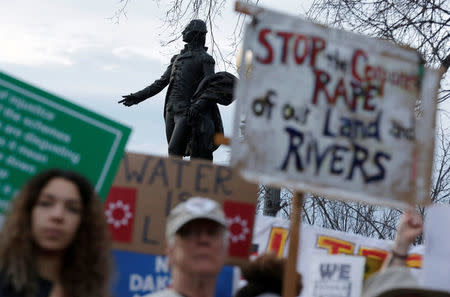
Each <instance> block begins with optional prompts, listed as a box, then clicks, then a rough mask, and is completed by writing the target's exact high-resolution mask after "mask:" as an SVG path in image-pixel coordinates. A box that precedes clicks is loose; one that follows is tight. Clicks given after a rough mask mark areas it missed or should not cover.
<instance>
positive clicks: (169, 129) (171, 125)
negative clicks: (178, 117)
mask: <svg viewBox="0 0 450 297" xmlns="http://www.w3.org/2000/svg"><path fill="white" fill-rule="evenodd" d="M165 119H166V139H167V143H170V138H171V137H172V133H173V129H175V119H174V113H173V112H170V111H166V116H165Z"/></svg>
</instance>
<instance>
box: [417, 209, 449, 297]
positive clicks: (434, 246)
mask: <svg viewBox="0 0 450 297" xmlns="http://www.w3.org/2000/svg"><path fill="white" fill-rule="evenodd" d="M449 226H450V207H449V206H448V205H433V206H431V207H429V208H428V210H427V213H426V216H425V225H424V237H425V253H424V259H423V285H424V286H425V287H428V288H431V289H434V290H442V291H447V292H450V282H449V280H450V265H449V259H450V232H449V229H448V227H449Z"/></svg>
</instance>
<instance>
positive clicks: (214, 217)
mask: <svg viewBox="0 0 450 297" xmlns="http://www.w3.org/2000/svg"><path fill="white" fill-rule="evenodd" d="M166 244H167V247H166V253H167V256H168V260H169V265H170V268H171V274H172V284H171V286H170V287H169V288H167V289H165V290H162V291H160V292H156V293H153V294H148V295H146V296H145V297H150V296H151V297H213V296H214V292H215V287H216V282H217V276H218V275H219V273H220V270H221V269H222V266H223V265H224V264H225V259H226V255H227V249H228V232H227V224H226V219H225V215H224V213H223V210H222V207H221V206H220V205H219V204H218V203H217V202H215V201H213V200H211V199H209V198H203V197H192V198H190V199H188V200H186V201H185V202H182V203H180V204H178V205H177V206H176V207H175V208H173V209H172V210H171V212H170V214H169V217H168V218H167V224H166Z"/></svg>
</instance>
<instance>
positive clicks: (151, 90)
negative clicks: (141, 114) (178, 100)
mask: <svg viewBox="0 0 450 297" xmlns="http://www.w3.org/2000/svg"><path fill="white" fill-rule="evenodd" d="M174 60H175V56H174V57H173V58H172V60H171V61H170V65H169V66H168V67H167V69H166V71H165V72H164V74H163V75H162V76H161V78H160V79H157V80H155V82H154V83H152V84H151V85H149V86H148V87H146V88H145V89H142V90H140V91H138V92H136V93H132V94H130V95H125V96H122V98H124V99H122V100H120V101H119V103H123V105H125V106H131V105H135V104H138V103H140V102H142V101H144V100H145V99H147V98H150V97H152V96H154V95H156V94H158V93H159V92H161V91H162V90H163V89H164V88H165V87H166V86H167V85H168V84H169V81H170V74H171V73H172V65H173V61H174Z"/></svg>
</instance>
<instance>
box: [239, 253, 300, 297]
mask: <svg viewBox="0 0 450 297" xmlns="http://www.w3.org/2000/svg"><path fill="white" fill-rule="evenodd" d="M285 263H286V259H279V258H277V256H276V255H275V254H273V253H267V254H263V255H260V256H259V257H258V258H256V259H255V260H254V261H252V262H250V263H248V264H247V265H246V266H244V267H242V276H243V277H244V279H245V280H247V282H248V283H247V285H245V286H244V287H242V288H241V289H239V290H238V291H237V292H236V295H235V297H255V296H258V295H260V294H263V293H274V294H277V295H280V296H281V293H282V289H283V273H284V266H285V265H286V264H285ZM295 283H296V285H297V288H296V296H297V295H299V294H300V292H301V290H302V287H303V286H302V277H301V275H300V273H298V272H297V275H296V282H295Z"/></svg>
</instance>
